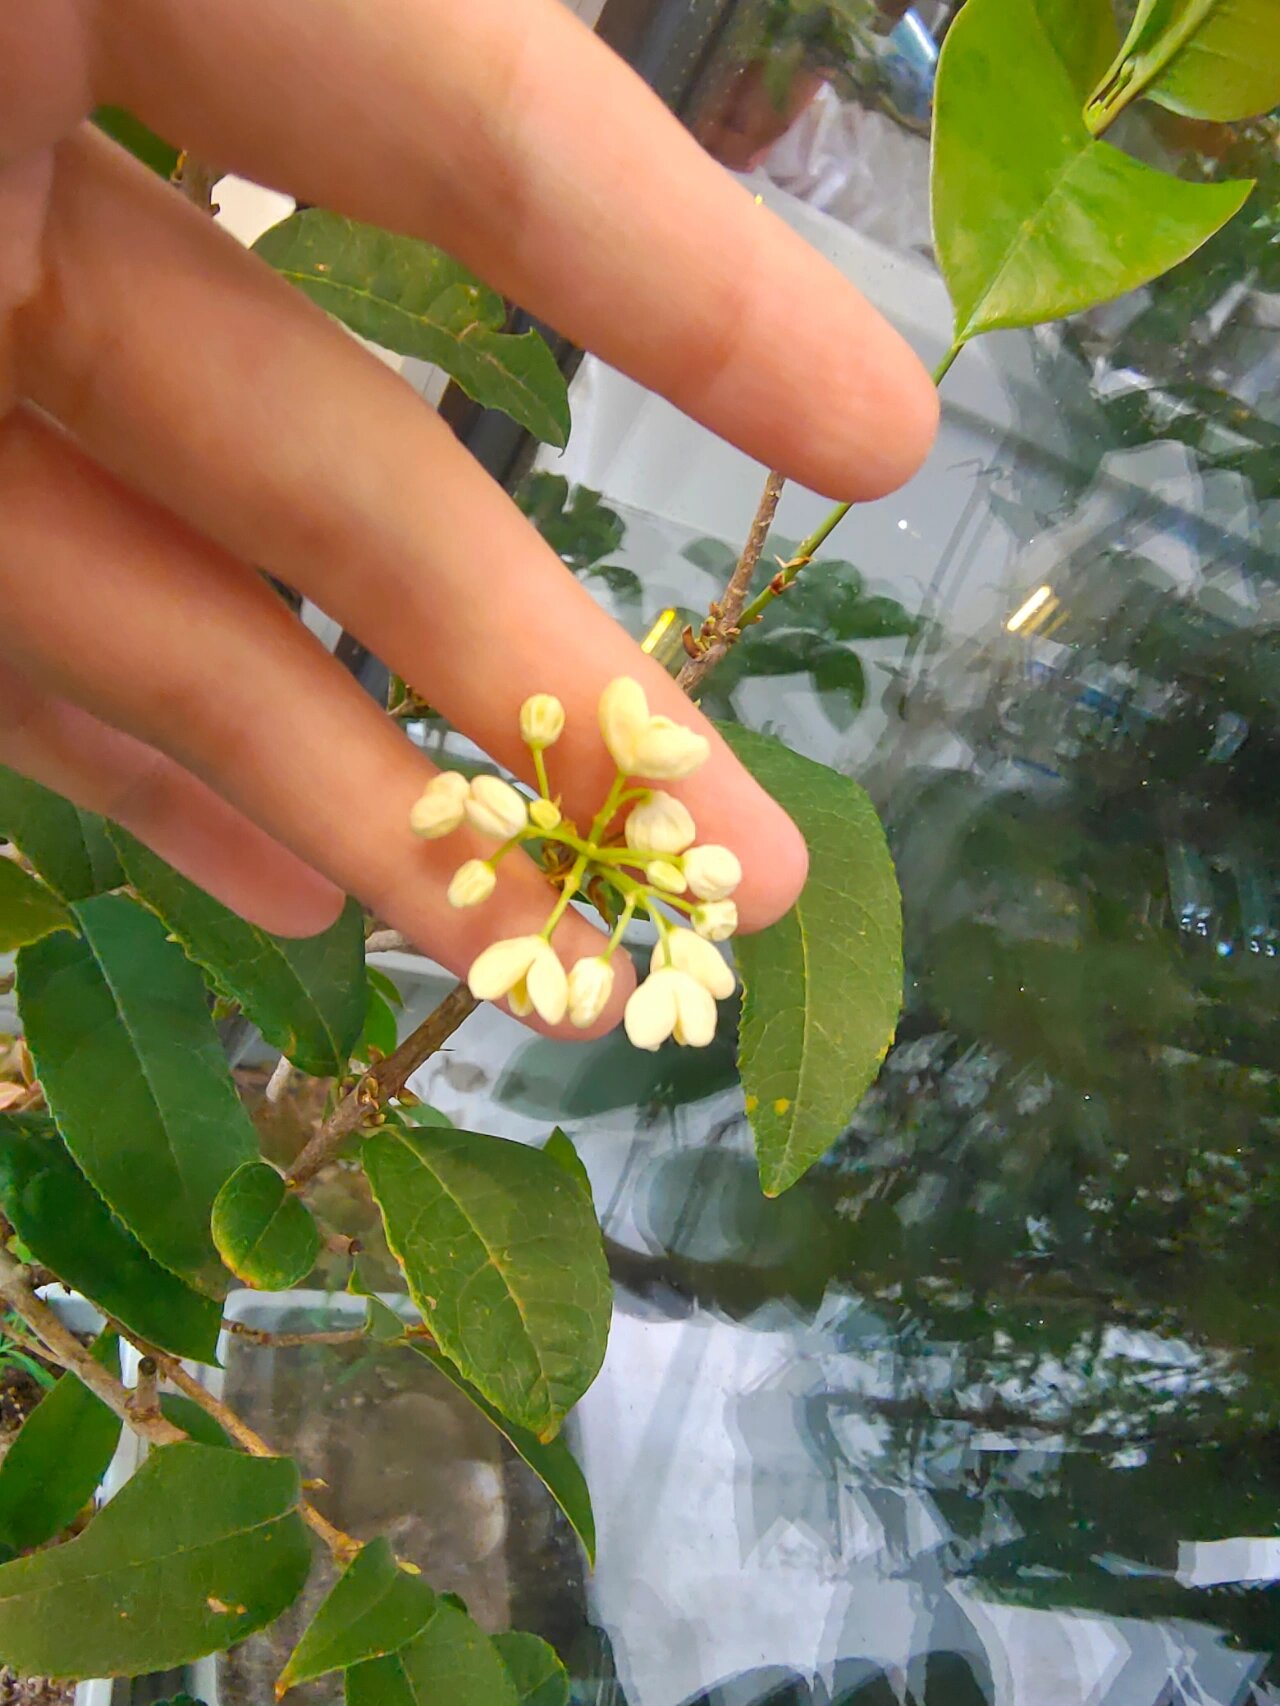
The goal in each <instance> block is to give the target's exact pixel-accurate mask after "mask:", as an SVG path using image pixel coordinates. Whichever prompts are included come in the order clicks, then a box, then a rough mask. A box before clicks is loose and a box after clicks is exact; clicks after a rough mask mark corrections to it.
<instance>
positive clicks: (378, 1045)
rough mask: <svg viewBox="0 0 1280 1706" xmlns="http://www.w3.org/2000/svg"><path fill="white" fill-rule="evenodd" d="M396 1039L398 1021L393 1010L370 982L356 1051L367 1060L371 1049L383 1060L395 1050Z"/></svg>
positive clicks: (397, 1038)
mask: <svg viewBox="0 0 1280 1706" xmlns="http://www.w3.org/2000/svg"><path fill="white" fill-rule="evenodd" d="M398 1041H399V1021H398V1020H397V1019H396V1015H395V1010H394V1009H393V1008H392V1006H391V1004H390V1003H389V1002H388V1001H387V1000H386V998H385V997H384V996H382V995H381V994H379V992H378V991H377V990H376V989H375V988H374V987H373V985H372V984H370V985H369V987H368V990H367V991H366V994H365V1009H364V1023H363V1025H362V1027H361V1032H360V1041H359V1044H358V1045H357V1048H356V1053H357V1054H359V1055H360V1056H361V1057H362V1058H363V1059H365V1060H368V1059H370V1058H371V1054H370V1051H371V1050H372V1051H373V1053H375V1054H378V1055H381V1056H382V1058H383V1059H384V1060H385V1059H386V1057H387V1056H388V1055H389V1054H394V1053H395V1052H396V1043H397V1042H398Z"/></svg>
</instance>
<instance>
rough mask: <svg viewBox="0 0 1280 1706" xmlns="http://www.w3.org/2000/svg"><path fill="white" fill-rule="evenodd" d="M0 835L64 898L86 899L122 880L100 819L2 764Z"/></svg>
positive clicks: (0, 769)
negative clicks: (20, 852)
mask: <svg viewBox="0 0 1280 1706" xmlns="http://www.w3.org/2000/svg"><path fill="white" fill-rule="evenodd" d="M0 837H4V838H6V839H8V840H9V841H12V842H14V843H15V844H16V845H17V846H18V847H20V848H21V849H22V851H23V852H24V853H25V854H26V856H27V858H28V859H29V860H30V861H31V863H32V865H33V866H34V867H35V869H36V870H37V871H38V872H39V873H40V875H41V876H42V877H43V878H44V880H45V882H46V883H48V885H49V887H50V888H51V889H53V891H54V892H55V893H56V894H59V895H61V897H62V899H63V900H87V899H88V898H89V896H90V895H95V894H103V893H105V892H106V890H107V889H114V888H119V886H120V884H121V883H122V882H123V881H124V873H123V871H121V869H120V861H119V860H118V859H117V858H116V854H115V849H114V848H113V847H112V845H111V842H110V841H109V840H108V838H107V827H106V822H105V820H104V819H103V818H100V817H97V816H96V815H95V814H94V813H93V812H83V811H81V810H80V808H79V806H73V805H72V804H71V802H70V800H64V799H63V797H62V795H61V794H55V793H53V792H52V791H51V790H50V789H48V788H42V787H41V786H40V784H39V783H38V782H31V781H28V779H27V778H26V777H25V776H19V775H18V773H17V771H16V770H8V769H6V768H5V767H4V765H2V764H0Z"/></svg>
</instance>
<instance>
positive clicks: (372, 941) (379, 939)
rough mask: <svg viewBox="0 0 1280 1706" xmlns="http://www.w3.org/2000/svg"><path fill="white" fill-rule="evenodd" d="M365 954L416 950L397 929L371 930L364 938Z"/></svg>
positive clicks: (412, 951) (411, 951)
mask: <svg viewBox="0 0 1280 1706" xmlns="http://www.w3.org/2000/svg"><path fill="white" fill-rule="evenodd" d="M364 951H365V953H366V954H403V953H406V952H408V953H411V954H412V953H414V952H415V951H416V950H415V948H414V945H413V943H412V942H411V941H410V940H409V938H408V937H407V936H402V935H401V934H400V932H399V931H398V930H371V931H370V932H369V934H368V935H367V936H366V937H365V939H364Z"/></svg>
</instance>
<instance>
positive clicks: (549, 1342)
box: [362, 1126, 612, 1439]
mask: <svg viewBox="0 0 1280 1706" xmlns="http://www.w3.org/2000/svg"><path fill="white" fill-rule="evenodd" d="M362 1160H363V1163H364V1169H365V1172H366V1174H367V1175H368V1178H369V1183H370V1185H371V1186H372V1188H373V1194H374V1196H375V1198H376V1199H377V1202H378V1207H379V1208H380V1209H381V1211H382V1219H383V1224H384V1226H385V1227H386V1233H387V1242H388V1244H389V1245H390V1247H391V1250H392V1253H393V1254H394V1256H395V1258H396V1260H397V1261H398V1262H399V1263H400V1265H401V1267H402V1268H403V1269H404V1272H405V1277H406V1278H407V1280H408V1282H409V1291H410V1293H411V1295H412V1297H413V1301H414V1303H415V1304H416V1306H417V1308H418V1310H419V1312H420V1313H421V1315H422V1318H423V1320H424V1321H425V1322H426V1324H427V1326H428V1327H429V1328H430V1329H431V1332H432V1333H433V1335H434V1336H435V1339H436V1342H437V1344H438V1345H439V1347H440V1349H441V1350H442V1351H443V1352H444V1354H445V1355H446V1356H447V1357H449V1358H450V1359H451V1361H453V1362H454V1363H456V1364H457V1366H458V1368H459V1369H460V1371H461V1372H462V1374H463V1375H464V1376H465V1378H466V1379H468V1380H470V1381H471V1382H472V1384H473V1385H475V1386H477V1387H478V1388H479V1389H480V1391H481V1392H482V1393H483V1395H484V1396H485V1397H486V1398H487V1399H488V1400H489V1402H490V1403H492V1404H494V1405H496V1406H497V1408H498V1409H499V1410H501V1411H502V1413H503V1414H504V1415H505V1416H509V1417H510V1418H511V1420H512V1421H514V1422H516V1423H518V1424H519V1425H520V1426H521V1427H526V1428H529V1429H530V1430H531V1431H532V1432H533V1433H535V1434H537V1435H538V1436H539V1437H540V1438H544V1439H550V1438H552V1437H553V1436H554V1434H555V1432H556V1430H557V1429H558V1428H559V1426H560V1423H561V1421H562V1420H563V1419H564V1417H565V1415H566V1414H567V1412H568V1411H569V1410H570V1409H571V1408H572V1406H573V1405H574V1404H575V1403H576V1402H577V1401H578V1399H579V1398H580V1397H581V1396H582V1394H583V1393H584V1392H585V1391H586V1389H587V1387H588V1386H589V1385H590V1384H591V1382H592V1380H593V1379H594V1378H595V1376H596V1373H597V1371H598V1369H599V1367H600V1364H601V1362H602V1361H603V1359H604V1349H605V1341H606V1339H607V1338H608V1332H609V1316H610V1312H611V1303H612V1295H611V1291H610V1286H609V1275H608V1270H607V1269H606V1266H605V1259H604V1247H603V1243H602V1240H601V1237H600V1228H599V1226H598V1225H597V1223H596V1217H595V1213H594V1211H593V1209H592V1207H591V1204H590V1202H589V1201H588V1200H587V1198H586V1197H585V1196H584V1194H583V1192H582V1189H581V1186H580V1185H578V1184H577V1183H576V1182H575V1181H574V1180H572V1179H571V1178H570V1177H569V1176H568V1174H567V1173H566V1172H565V1171H564V1169H563V1168H562V1167H560V1166H558V1165H557V1164H556V1162H555V1161H554V1160H552V1159H550V1158H549V1157H548V1156H546V1155H543V1154H541V1153H540V1152H539V1151H538V1150H536V1149H528V1148H526V1147H525V1146H524V1145H523V1144H520V1143H509V1142H507V1141H506V1140H505V1139H503V1138H498V1137H484V1136H481V1135H479V1134H478V1133H476V1132H469V1131H457V1130H455V1129H453V1128H452V1127H445V1126H437V1127H431V1128H415V1129H412V1130H410V1129H399V1130H397V1129H396V1128H395V1127H387V1128H386V1129H385V1130H384V1131H383V1132H380V1133H378V1134H377V1135H375V1136H373V1137H371V1138H369V1139H367V1140H366V1142H365V1144H364V1146H363V1149H362Z"/></svg>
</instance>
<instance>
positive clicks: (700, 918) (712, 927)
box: [689, 900, 738, 942]
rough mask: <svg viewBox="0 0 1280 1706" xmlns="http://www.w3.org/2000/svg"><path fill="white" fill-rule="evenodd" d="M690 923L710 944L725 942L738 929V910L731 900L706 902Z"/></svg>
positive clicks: (697, 908)
mask: <svg viewBox="0 0 1280 1706" xmlns="http://www.w3.org/2000/svg"><path fill="white" fill-rule="evenodd" d="M689 922H690V923H691V924H692V925H693V927H694V929H695V930H696V931H697V932H698V934H699V936H705V937H706V939H707V941H708V942H723V941H725V940H726V939H727V938H728V937H730V936H732V935H733V933H734V931H735V930H736V929H737V928H738V909H737V907H736V906H735V905H734V904H733V902H732V901H731V900H704V901H703V903H702V905H701V906H695V907H694V909H693V916H692V918H691V919H690V920H689Z"/></svg>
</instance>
